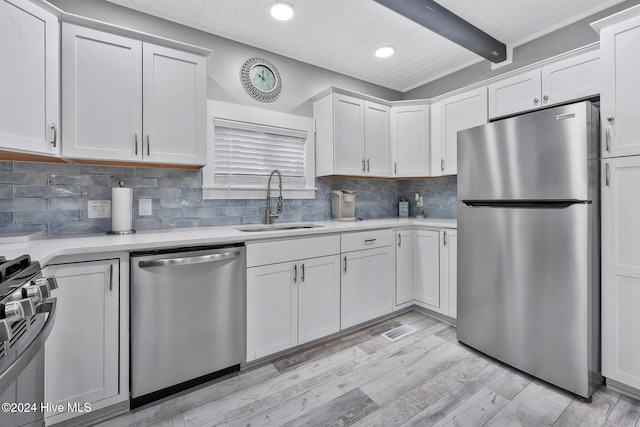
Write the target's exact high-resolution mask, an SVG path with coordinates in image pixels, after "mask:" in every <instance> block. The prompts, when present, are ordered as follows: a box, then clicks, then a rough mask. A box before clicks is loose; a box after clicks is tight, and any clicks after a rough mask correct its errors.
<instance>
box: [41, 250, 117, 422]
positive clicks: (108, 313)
mask: <svg viewBox="0 0 640 427" xmlns="http://www.w3.org/2000/svg"><path fill="white" fill-rule="evenodd" d="M44 272H45V274H46V275H53V276H55V277H56V278H57V280H58V289H57V290H54V291H53V296H54V297H56V298H57V308H56V319H55V323H54V326H53V329H52V331H51V335H50V336H49V338H48V339H47V342H46V346H45V401H46V402H49V403H51V404H53V405H63V408H64V411H63V412H62V413H52V412H50V413H47V414H46V422H47V424H54V423H57V422H60V421H64V420H68V419H70V418H74V417H77V416H79V415H82V412H78V411H71V412H67V410H68V408H69V406H68V405H77V406H78V407H79V408H84V405H85V404H86V403H89V404H90V405H91V408H90V411H96V410H98V409H101V408H104V407H107V406H110V405H113V404H115V403H117V402H118V401H126V400H128V387H129V385H128V383H123V382H122V380H123V378H124V377H121V376H120V369H126V370H127V371H128V367H127V366H120V362H121V360H120V354H121V353H120V352H121V351H125V352H127V353H128V349H127V347H125V348H124V349H123V350H121V340H120V327H119V321H120V291H121V288H120V260H119V259H108V260H100V261H90V262H77V263H68V264H60V265H49V266H47V267H46V269H45V271H44ZM125 321H127V322H128V320H126V317H125ZM127 358H128V355H127ZM127 375H128V373H127Z"/></svg>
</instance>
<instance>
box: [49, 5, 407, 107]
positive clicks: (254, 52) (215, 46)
mask: <svg viewBox="0 0 640 427" xmlns="http://www.w3.org/2000/svg"><path fill="white" fill-rule="evenodd" d="M211 1H215V0H211ZM50 3H52V4H54V5H55V6H57V7H59V8H60V9H62V10H63V11H65V12H69V13H75V14H77V15H82V16H86V17H89V18H93V19H97V20H100V21H104V22H109V23H112V24H116V25H120V26H123V27H127V28H131V29H134V30H138V31H143V32H147V33H150V34H155V35H158V36H162V37H166V38H169V39H174V40H178V41H182V42H185V43H191V44H194V45H198V46H202V47H205V48H208V49H211V50H213V54H212V56H211V58H210V59H209V69H208V73H207V74H208V94H207V95H208V96H207V97H208V98H209V99H214V100H218V101H224V102H230V103H234V104H241V105H248V106H252V107H259V108H268V109H273V110H275V111H281V112H284V113H290V114H297V115H301V116H306V117H312V116H313V105H312V103H311V102H310V101H309V99H310V98H311V97H312V96H314V95H316V94H317V93H319V92H321V91H322V90H324V89H326V88H328V87H329V86H338V87H342V88H345V89H350V90H354V91H357V92H362V93H366V94H369V95H372V96H377V97H379V98H383V99H388V100H398V99H402V94H401V93H400V92H397V91H394V90H391V89H387V88H384V87H381V86H377V85H374V84H371V83H368V82H364V81H362V80H358V79H354V78H351V77H348V76H345V75H343V74H339V73H335V72H332V71H328V70H326V69H323V68H320V67H316V66H313V65H309V64H306V63H303V62H300V61H296V60H293V59H290V58H287V57H284V56H280V55H276V54H274V53H271V52H267V51H264V50H260V49H257V48H254V47H252V46H248V45H245V44H242V43H237V42H234V41H231V40H228V39H225V38H222V37H218V36H215V35H212V34H209V33H205V32H203V31H199V30H195V29H192V28H188V27H185V26H183V25H179V24H175V23H173V22H170V21H166V20H163V19H160V18H156V17H153V16H149V15H145V14H143V13H140V12H137V11H133V10H130V9H126V8H124V7H121V6H119V5H115V4H113V3H109V2H107V1H104V0H50ZM254 56H259V57H262V58H265V59H267V60H269V61H271V62H272V63H273V64H274V65H275V66H276V67H277V68H278V71H279V72H280V75H281V78H282V94H281V95H280V97H279V98H278V99H277V100H276V101H274V102H272V103H268V104H266V103H261V102H258V101H255V100H253V99H252V98H250V97H249V95H247V93H246V92H245V91H244V89H243V88H242V86H241V84H240V78H239V73H240V67H241V66H242V64H243V63H244V61H246V60H247V59H249V58H251V57H254Z"/></svg>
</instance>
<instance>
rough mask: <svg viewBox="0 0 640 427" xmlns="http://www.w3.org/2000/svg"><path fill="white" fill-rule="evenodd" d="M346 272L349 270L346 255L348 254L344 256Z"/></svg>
mask: <svg viewBox="0 0 640 427" xmlns="http://www.w3.org/2000/svg"><path fill="white" fill-rule="evenodd" d="M344 272H345V273H346V272H347V257H346V255H345V257H344Z"/></svg>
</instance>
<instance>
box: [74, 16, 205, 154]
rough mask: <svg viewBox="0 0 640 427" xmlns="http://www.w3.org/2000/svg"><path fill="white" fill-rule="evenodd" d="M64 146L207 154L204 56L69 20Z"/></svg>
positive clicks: (85, 150)
mask: <svg viewBox="0 0 640 427" xmlns="http://www.w3.org/2000/svg"><path fill="white" fill-rule="evenodd" d="M62 99H63V103H62V109H63V120H64V122H63V145H62V154H63V156H64V157H68V158H72V159H101V160H111V161H135V162H139V161H147V162H153V163H169V164H188V165H203V164H205V162H206V117H205V116H206V58H205V57H203V56H199V55H195V54H192V53H187V52H182V51H178V50H175V49H170V48H166V47H161V46H156V45H153V44H150V43H145V42H141V41H138V40H133V39H130V38H127V37H121V36H117V35H114V34H110V33H105V32H102V31H97V30H94V29H90V28H85V27H80V26H77V25H73V24H64V25H63V28H62Z"/></svg>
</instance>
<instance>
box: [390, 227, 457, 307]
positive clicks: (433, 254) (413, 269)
mask: <svg viewBox="0 0 640 427" xmlns="http://www.w3.org/2000/svg"><path fill="white" fill-rule="evenodd" d="M457 236H458V235H457V230H456V229H451V228H444V229H422V228H418V229H415V230H402V229H401V230H396V294H395V308H396V309H401V308H404V307H408V306H411V305H412V304H416V305H418V306H420V307H424V308H426V309H429V310H431V311H434V312H437V313H440V314H444V315H445V316H448V317H451V318H453V319H455V318H456V317H457V308H456V307H457V301H456V299H457V248H458V237H457Z"/></svg>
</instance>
